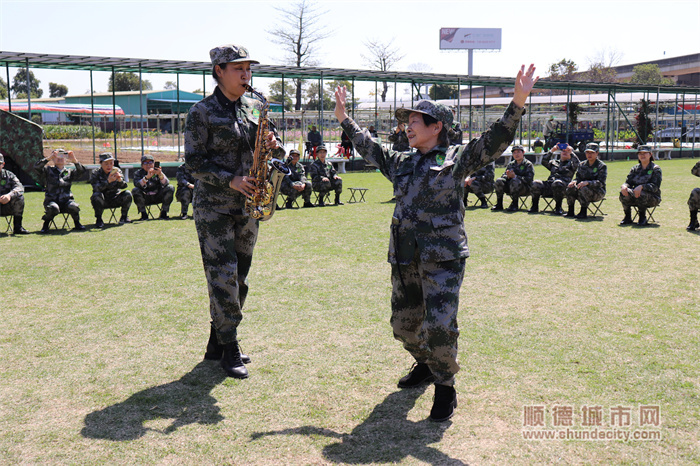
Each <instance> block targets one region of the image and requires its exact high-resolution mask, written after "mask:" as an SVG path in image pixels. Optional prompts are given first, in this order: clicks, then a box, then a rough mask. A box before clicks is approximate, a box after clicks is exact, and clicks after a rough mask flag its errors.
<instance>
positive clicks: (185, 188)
mask: <svg viewBox="0 0 700 466" xmlns="http://www.w3.org/2000/svg"><path fill="white" fill-rule="evenodd" d="M176 176H177V192H176V193H175V199H177V202H179V203H180V204H181V205H182V209H181V210H180V218H181V219H183V220H184V219H186V218H187V210H189V208H190V204H191V203H192V194H193V193H194V176H192V173H190V171H189V170H188V169H187V167H185V164H184V163H183V164H182V165H180V166H179V167H178V168H177V175H176Z"/></svg>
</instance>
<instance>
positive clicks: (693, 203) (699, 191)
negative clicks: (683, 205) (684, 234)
mask: <svg viewBox="0 0 700 466" xmlns="http://www.w3.org/2000/svg"><path fill="white" fill-rule="evenodd" d="M688 209H690V210H691V211H694V210H699V209H700V188H695V189H693V190H692V191H691V192H690V197H689V198H688Z"/></svg>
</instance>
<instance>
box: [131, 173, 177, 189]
mask: <svg viewBox="0 0 700 466" xmlns="http://www.w3.org/2000/svg"><path fill="white" fill-rule="evenodd" d="M146 175H148V172H147V171H146V170H144V169H143V168H139V169H138V170H136V171H135V172H134V188H136V189H138V190H140V191H143V192H144V193H145V194H156V193H157V192H158V191H160V190H161V188H162V187H163V186H168V185H169V184H170V180H169V179H168V177H167V176H165V173H163V179H162V180H161V179H160V178H158V177H157V176H152V177H151V178H149V179H148V180H146V185H145V186H142V185H141V181H143V179H144V178H145V177H146Z"/></svg>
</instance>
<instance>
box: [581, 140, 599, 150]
mask: <svg viewBox="0 0 700 466" xmlns="http://www.w3.org/2000/svg"><path fill="white" fill-rule="evenodd" d="M599 151H600V148H599V147H598V144H596V143H595V142H591V143H588V144H586V150H585V152H599Z"/></svg>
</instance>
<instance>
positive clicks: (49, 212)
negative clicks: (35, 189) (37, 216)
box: [41, 199, 80, 222]
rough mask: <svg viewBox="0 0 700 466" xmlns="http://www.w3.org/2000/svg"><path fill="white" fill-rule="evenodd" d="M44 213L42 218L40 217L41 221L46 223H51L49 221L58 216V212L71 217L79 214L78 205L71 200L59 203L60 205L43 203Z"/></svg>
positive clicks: (51, 202) (50, 202)
mask: <svg viewBox="0 0 700 466" xmlns="http://www.w3.org/2000/svg"><path fill="white" fill-rule="evenodd" d="M44 212H45V213H44V216H43V217H41V219H42V220H44V221H46V222H48V221H51V219H52V218H54V217H55V216H56V215H58V214H59V213H60V212H63V213H66V214H71V215H78V213H79V212H80V205H79V204H78V203H77V202H75V201H74V200H73V199H69V200H68V201H65V202H61V203H60V204H59V203H58V202H56V201H48V202H46V201H44Z"/></svg>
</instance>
